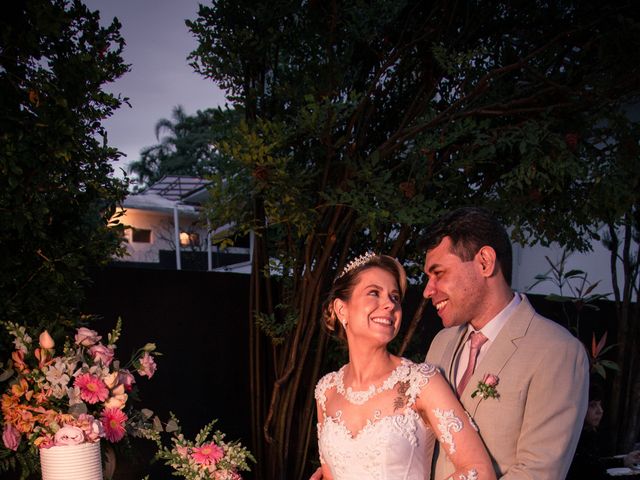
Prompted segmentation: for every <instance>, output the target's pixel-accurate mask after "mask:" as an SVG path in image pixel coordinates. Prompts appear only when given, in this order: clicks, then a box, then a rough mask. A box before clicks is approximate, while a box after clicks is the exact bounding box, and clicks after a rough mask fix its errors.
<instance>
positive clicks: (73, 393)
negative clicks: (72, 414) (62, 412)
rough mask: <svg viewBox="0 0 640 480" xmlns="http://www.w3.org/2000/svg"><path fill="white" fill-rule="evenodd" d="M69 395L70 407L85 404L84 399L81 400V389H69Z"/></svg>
mask: <svg viewBox="0 0 640 480" xmlns="http://www.w3.org/2000/svg"><path fill="white" fill-rule="evenodd" d="M67 395H68V396H69V406H71V405H78V404H80V403H83V402H82V399H81V398H80V388H78V387H69V388H68V389H67Z"/></svg>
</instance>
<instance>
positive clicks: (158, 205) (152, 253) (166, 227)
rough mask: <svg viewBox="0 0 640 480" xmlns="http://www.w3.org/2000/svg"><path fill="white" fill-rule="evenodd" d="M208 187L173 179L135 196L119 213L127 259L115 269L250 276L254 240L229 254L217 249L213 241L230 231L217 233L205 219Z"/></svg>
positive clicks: (192, 179)
mask: <svg viewBox="0 0 640 480" xmlns="http://www.w3.org/2000/svg"><path fill="white" fill-rule="evenodd" d="M208 185H209V182H208V181H207V180H205V179H202V178H198V177H188V176H179V175H171V176H165V177H163V178H162V179H160V180H159V181H158V182H156V183H154V184H153V185H151V186H149V187H148V188H147V189H146V190H144V191H143V192H142V193H137V194H131V195H129V196H128V197H127V198H126V199H125V200H124V201H123V203H122V208H121V209H120V210H119V211H118V212H117V213H118V214H120V215H121V216H120V217H119V220H120V223H123V224H124V225H126V226H127V227H128V228H126V230H125V236H124V241H125V247H126V251H127V255H126V256H125V257H122V258H116V259H114V264H115V265H118V266H137V267H144V268H164V269H176V270H183V269H185V270H206V271H234V272H241V273H249V272H250V268H251V243H252V237H251V236H248V237H247V238H245V239H240V240H239V241H238V242H237V245H235V246H234V247H230V248H227V249H225V250H224V251H221V250H220V249H219V248H218V247H217V246H216V245H212V237H213V236H215V235H216V234H217V233H219V232H222V231H224V230H225V229H226V228H228V227H229V226H228V225H225V226H222V227H218V228H213V229H212V228H211V226H210V225H209V224H208V222H207V220H205V219H203V218H202V215H201V206H202V204H203V203H204V201H205V199H206V198H207V196H208V192H207V186H208ZM176 246H178V248H176Z"/></svg>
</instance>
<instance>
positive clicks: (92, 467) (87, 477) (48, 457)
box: [40, 442, 103, 480]
mask: <svg viewBox="0 0 640 480" xmlns="http://www.w3.org/2000/svg"><path fill="white" fill-rule="evenodd" d="M40 466H41V467H42V480H103V479H102V461H101V458H100V442H95V443H94V442H88V443H81V444H78V445H58V446H53V447H49V448H41V449H40Z"/></svg>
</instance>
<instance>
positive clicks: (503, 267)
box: [422, 207, 513, 285]
mask: <svg viewBox="0 0 640 480" xmlns="http://www.w3.org/2000/svg"><path fill="white" fill-rule="evenodd" d="M444 237H449V238H451V242H452V243H453V250H454V253H455V254H456V255H457V256H458V257H460V259H461V260H462V261H463V262H469V261H471V260H473V258H474V257H475V255H476V253H478V251H479V250H480V249H481V248H482V247H484V246H489V247H491V248H493V250H494V251H495V252H496V259H497V261H498V265H500V271H501V272H502V275H503V276H504V279H505V280H506V281H507V284H509V285H511V270H512V261H513V260H512V258H513V254H512V251H511V241H510V240H509V235H508V234H507V231H506V230H505V228H504V227H503V226H502V224H501V223H500V222H499V221H498V219H497V218H496V217H495V215H494V214H493V213H492V212H491V211H489V210H487V209H486V208H481V207H463V208H458V209H457V210H453V211H452V212H449V213H447V214H445V215H443V216H442V217H440V218H439V219H438V220H436V221H435V222H434V223H432V224H431V225H430V226H429V227H428V228H427V235H426V237H425V238H424V241H423V242H422V245H423V248H424V250H425V251H426V252H428V251H429V250H432V249H433V248H435V247H437V246H438V245H439V244H440V242H441V241H442V239H443V238H444Z"/></svg>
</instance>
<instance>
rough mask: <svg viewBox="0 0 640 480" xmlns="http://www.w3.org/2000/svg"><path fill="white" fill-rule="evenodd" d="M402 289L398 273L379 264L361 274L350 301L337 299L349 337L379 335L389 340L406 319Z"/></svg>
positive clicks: (339, 311)
mask: <svg viewBox="0 0 640 480" xmlns="http://www.w3.org/2000/svg"><path fill="white" fill-rule="evenodd" d="M400 298H401V296H400V289H399V288H398V284H397V283H396V280H395V278H394V276H393V275H392V274H391V273H389V272H387V271H386V270H383V269H382V268H379V267H372V268H368V269H366V270H364V271H363V272H362V273H360V275H359V277H358V281H357V283H356V284H355V286H354V288H353V292H352V293H351V297H350V298H349V300H347V301H344V302H343V301H342V300H336V305H335V307H336V312H337V314H338V318H339V319H340V321H343V322H344V321H346V324H347V326H346V331H347V338H351V339H352V340H353V339H356V338H361V337H364V338H375V339H377V340H378V341H382V342H384V343H388V342H390V341H391V340H393V338H394V337H395V336H396V335H397V333H398V330H399V329H400V322H401V321H402V307H401V305H400Z"/></svg>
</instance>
